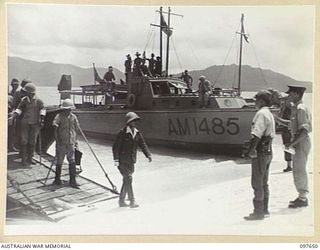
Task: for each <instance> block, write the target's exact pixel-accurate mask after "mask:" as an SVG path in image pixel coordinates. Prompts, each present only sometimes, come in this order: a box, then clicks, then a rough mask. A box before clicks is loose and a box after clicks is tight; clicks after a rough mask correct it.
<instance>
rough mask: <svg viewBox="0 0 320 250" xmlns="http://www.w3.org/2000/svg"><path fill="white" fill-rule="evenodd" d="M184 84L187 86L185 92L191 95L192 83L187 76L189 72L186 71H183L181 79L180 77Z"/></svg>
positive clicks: (190, 78) (190, 77)
mask: <svg viewBox="0 0 320 250" xmlns="http://www.w3.org/2000/svg"><path fill="white" fill-rule="evenodd" d="M180 78H181V79H182V80H183V81H184V82H185V83H186V84H187V87H188V89H187V92H188V93H191V92H192V82H193V79H192V76H190V75H189V72H188V70H185V71H184V72H183V73H182V74H181V77H180Z"/></svg>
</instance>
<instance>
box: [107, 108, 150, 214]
mask: <svg viewBox="0 0 320 250" xmlns="http://www.w3.org/2000/svg"><path fill="white" fill-rule="evenodd" d="M138 120H140V117H139V116H138V115H137V114H136V113H134V112H129V113H127V114H126V127H124V128H123V129H122V130H120V132H119V133H118V135H117V138H116V140H115V142H114V144H113V148H112V149H113V159H114V162H115V166H116V167H118V169H119V171H120V173H121V175H122V177H123V183H122V187H121V192H120V196H119V206H120V207H128V206H130V207H131V208H135V207H138V206H139V205H138V204H137V203H136V201H135V198H134V194H133V188H132V175H133V172H134V164H135V163H136V158H137V147H138V146H139V147H140V148H141V149H142V152H143V153H144V155H145V156H146V157H147V158H148V159H149V162H151V161H152V158H151V153H150V151H149V148H148V146H147V144H146V143H145V141H144V139H143V136H142V134H141V133H140V132H139V130H137V129H136V122H137V121H138ZM126 194H128V197H129V200H130V205H128V204H127V203H126V202H125V198H126Z"/></svg>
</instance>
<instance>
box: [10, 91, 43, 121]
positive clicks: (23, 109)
mask: <svg viewBox="0 0 320 250" xmlns="http://www.w3.org/2000/svg"><path fill="white" fill-rule="evenodd" d="M15 112H16V113H18V114H19V115H21V114H22V121H24V122H26V123H27V124H39V123H40V115H42V116H45V115H46V110H45V108H44V104H43V101H41V100H40V99H39V98H37V97H36V96H33V97H32V98H31V99H30V98H29V97H28V96H24V97H23V98H22V99H21V102H20V103H19V105H18V108H17V109H16V110H15Z"/></svg>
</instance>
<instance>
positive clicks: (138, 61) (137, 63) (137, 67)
mask: <svg viewBox="0 0 320 250" xmlns="http://www.w3.org/2000/svg"><path fill="white" fill-rule="evenodd" d="M135 55H136V58H135V59H134V61H133V74H134V75H135V76H141V74H142V71H141V67H142V65H143V61H144V60H143V59H142V58H141V57H140V56H141V54H140V53H139V52H136V54H135Z"/></svg>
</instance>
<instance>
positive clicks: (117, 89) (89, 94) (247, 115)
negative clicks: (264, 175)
mask: <svg viewBox="0 0 320 250" xmlns="http://www.w3.org/2000/svg"><path fill="white" fill-rule="evenodd" d="M158 12H159V13H160V25H154V26H157V27H159V28H160V34H161V35H160V48H161V49H160V57H161V61H162V33H163V32H164V33H165V34H167V53H166V54H167V55H166V70H165V71H164V73H161V74H160V75H157V76H152V75H148V74H144V73H141V74H134V72H130V73H128V75H127V81H126V82H125V83H124V82H122V83H118V84H110V83H108V84H105V83H102V84H100V83H98V84H97V82H96V81H95V82H94V84H89V85H84V86H81V89H79V90H74V89H71V88H69V86H70V84H69V83H68V84H61V82H60V85H59V89H60V94H61V96H62V98H66V97H69V96H71V98H72V99H73V100H74V102H75V106H76V109H75V110H74V113H75V114H76V115H77V117H78V119H79V122H80V125H81V128H82V130H83V132H84V133H85V134H86V135H88V136H95V137H99V138H106V139H109V140H112V139H114V138H115V136H116V135H117V133H118V132H119V130H120V129H121V128H122V127H123V126H124V125H125V114H126V113H127V112H129V111H134V112H136V113H137V114H138V115H139V116H140V117H141V119H142V121H141V123H140V124H139V130H140V131H142V133H143V135H144V137H145V139H146V141H147V143H148V144H151V145H162V146H169V147H178V148H183V149H185V148H186V149H192V150H202V151H208V152H209V151H210V152H213V153H223V154H230V153H231V154H236V155H240V154H241V152H242V147H243V145H244V142H245V141H248V140H249V139H250V130H251V121H252V118H253V116H254V114H255V112H256V109H255V107H254V105H253V104H252V102H251V103H249V102H248V101H247V100H246V99H244V98H243V97H242V96H241V85H240V83H241V56H242V40H243V39H247V36H246V34H245V32H244V26H243V25H244V24H243V20H244V15H243V14H242V18H241V25H242V28H241V31H240V32H238V34H239V35H240V60H239V75H238V78H239V79H238V86H237V88H233V89H225V90H224V89H214V90H213V91H212V92H211V94H210V97H209V105H208V106H207V107H206V108H201V107H200V104H199V96H198V93H197V92H196V91H191V92H190V91H187V89H188V87H187V85H186V83H185V82H184V81H183V80H182V79H180V78H178V77H173V76H170V75H169V74H168V65H169V62H168V61H169V34H170V32H168V30H169V31H170V29H171V27H170V16H171V15H172V14H174V13H171V9H170V8H169V9H168V11H167V12H165V11H163V10H162V7H161V8H160V11H158ZM163 14H167V15H168V22H167V23H166V22H164V19H163ZM175 15H177V14H175ZM162 31H163V32H162ZM170 35H171V34H170ZM93 71H94V74H95V76H96V74H97V71H96V69H95V66H94V65H93ZM95 79H96V77H95ZM64 85H65V86H64ZM66 86H67V87H66ZM79 97H80V98H79ZM77 99H81V101H80V103H77V102H76V100H77Z"/></svg>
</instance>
